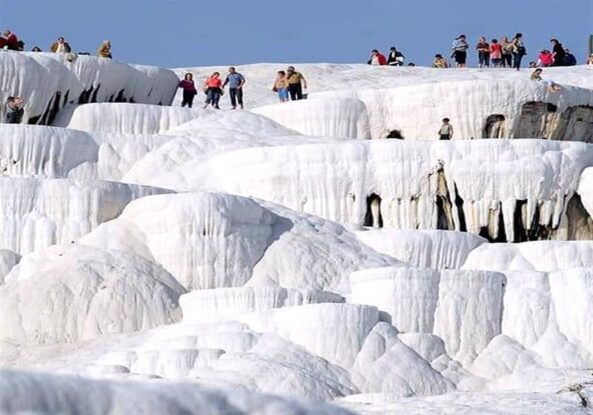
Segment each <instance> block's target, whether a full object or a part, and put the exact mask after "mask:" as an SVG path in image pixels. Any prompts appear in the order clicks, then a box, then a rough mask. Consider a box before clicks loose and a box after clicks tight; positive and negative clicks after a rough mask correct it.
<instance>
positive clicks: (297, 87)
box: [286, 66, 307, 101]
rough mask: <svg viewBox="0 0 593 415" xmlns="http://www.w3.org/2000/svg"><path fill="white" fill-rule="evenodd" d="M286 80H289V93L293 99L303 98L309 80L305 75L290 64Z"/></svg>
mask: <svg viewBox="0 0 593 415" xmlns="http://www.w3.org/2000/svg"><path fill="white" fill-rule="evenodd" d="M286 81H287V82H288V93H289V94H290V100H291V101H298V100H301V99H303V88H305V89H307V80H306V79H305V77H304V76H303V75H302V74H301V73H300V72H297V71H296V70H295V69H294V66H289V67H288V69H287V70H286Z"/></svg>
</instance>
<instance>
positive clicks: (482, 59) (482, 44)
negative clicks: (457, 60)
mask: <svg viewBox="0 0 593 415" xmlns="http://www.w3.org/2000/svg"><path fill="white" fill-rule="evenodd" d="M476 50H477V51H478V63H479V66H480V68H484V67H486V68H488V67H489V66H490V45H489V44H488V42H486V38H485V37H484V36H482V37H480V39H478V44H477V45H476Z"/></svg>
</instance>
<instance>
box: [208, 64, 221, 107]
mask: <svg viewBox="0 0 593 415" xmlns="http://www.w3.org/2000/svg"><path fill="white" fill-rule="evenodd" d="M204 90H205V91H206V95H207V99H206V103H205V105H204V108H208V105H212V106H213V107H214V108H216V109H217V110H218V109H220V107H219V106H218V101H220V96H221V95H222V80H221V79H220V72H214V73H213V74H212V75H210V77H208V79H206V82H205V83H204Z"/></svg>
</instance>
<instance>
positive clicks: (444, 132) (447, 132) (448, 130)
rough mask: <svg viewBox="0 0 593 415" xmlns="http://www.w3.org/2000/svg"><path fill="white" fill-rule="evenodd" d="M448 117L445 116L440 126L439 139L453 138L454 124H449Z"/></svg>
mask: <svg viewBox="0 0 593 415" xmlns="http://www.w3.org/2000/svg"><path fill="white" fill-rule="evenodd" d="M449 121H450V120H449V119H448V118H443V125H441V128H439V140H450V139H452V138H453V126H452V125H451V124H449Z"/></svg>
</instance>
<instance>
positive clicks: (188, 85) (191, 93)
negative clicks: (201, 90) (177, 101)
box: [179, 72, 198, 108]
mask: <svg viewBox="0 0 593 415" xmlns="http://www.w3.org/2000/svg"><path fill="white" fill-rule="evenodd" d="M179 88H182V89H183V100H182V101H181V107H182V108H183V107H185V106H186V105H187V107H188V108H191V107H192V106H193V105H194V98H195V96H196V95H197V93H198V91H197V90H196V85H195V83H194V76H193V75H192V74H191V73H189V72H188V73H186V74H185V76H184V77H183V80H181V81H180V82H179Z"/></svg>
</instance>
